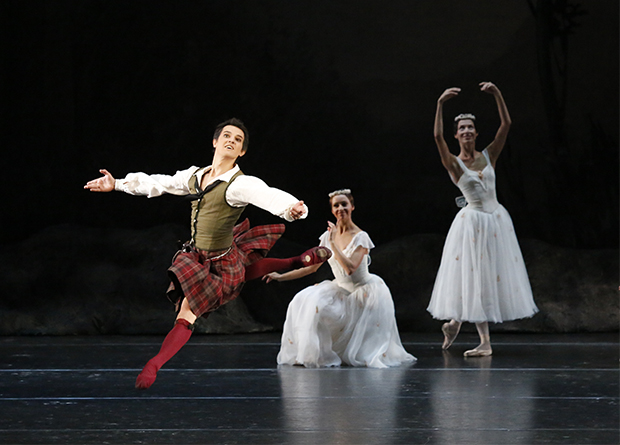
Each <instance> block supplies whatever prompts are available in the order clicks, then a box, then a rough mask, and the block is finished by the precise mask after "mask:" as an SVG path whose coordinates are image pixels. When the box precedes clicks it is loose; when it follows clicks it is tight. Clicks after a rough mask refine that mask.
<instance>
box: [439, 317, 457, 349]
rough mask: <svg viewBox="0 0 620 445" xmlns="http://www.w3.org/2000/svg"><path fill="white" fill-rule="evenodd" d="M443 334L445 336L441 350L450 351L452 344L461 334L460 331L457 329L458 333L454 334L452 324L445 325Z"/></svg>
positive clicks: (442, 330) (442, 327) (442, 329)
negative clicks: (451, 330) (451, 329)
mask: <svg viewBox="0 0 620 445" xmlns="http://www.w3.org/2000/svg"><path fill="white" fill-rule="evenodd" d="M441 332H443V335H444V339H443V344H442V345H441V349H448V348H449V347H450V346H451V345H452V343H454V340H455V339H456V336H457V335H458V334H459V330H458V329H457V330H456V332H454V333H452V332H450V323H444V324H443V325H442V326H441Z"/></svg>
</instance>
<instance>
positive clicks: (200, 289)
mask: <svg viewBox="0 0 620 445" xmlns="http://www.w3.org/2000/svg"><path fill="white" fill-rule="evenodd" d="M284 229H285V227H284V224H269V225H263V226H256V227H253V228H250V221H249V220H248V219H247V218H246V219H245V220H244V221H243V222H242V223H240V224H237V225H236V226H235V227H234V228H233V243H232V246H231V249H230V251H229V252H228V253H226V254H225V255H223V256H222V257H220V258H218V257H217V256H218V254H219V253H213V252H209V251H205V250H200V249H196V250H195V251H191V252H179V253H177V255H176V256H175V258H174V260H173V262H172V266H170V268H169V269H168V276H169V277H170V286H169V287H168V292H167V293H168V298H169V299H170V301H172V302H173V303H175V304H176V306H177V309H178V308H179V307H180V304H181V301H182V300H183V297H185V298H186V299H187V302H188V303H189V307H190V308H191V310H192V312H193V313H194V315H196V316H197V317H200V316H202V315H203V314H206V313H208V312H213V311H214V310H216V309H217V308H218V307H220V306H221V305H223V304H225V303H228V302H229V301H232V300H234V299H235V298H237V297H238V296H239V293H240V292H241V289H242V288H243V284H244V283H245V268H246V266H249V265H250V264H253V263H255V262H256V261H258V260H260V259H262V258H264V257H265V256H266V255H267V253H268V252H269V250H270V249H271V248H272V247H273V245H274V244H275V243H276V241H277V240H278V239H279V238H280V236H282V234H283V233H284ZM210 257H211V258H210Z"/></svg>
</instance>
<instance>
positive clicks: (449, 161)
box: [427, 82, 538, 357]
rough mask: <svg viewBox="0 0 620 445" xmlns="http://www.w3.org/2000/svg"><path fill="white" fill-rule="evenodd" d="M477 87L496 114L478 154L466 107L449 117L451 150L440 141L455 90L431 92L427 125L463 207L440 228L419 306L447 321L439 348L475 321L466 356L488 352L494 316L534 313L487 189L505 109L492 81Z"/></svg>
mask: <svg viewBox="0 0 620 445" xmlns="http://www.w3.org/2000/svg"><path fill="white" fill-rule="evenodd" d="M480 87H481V88H480V89H481V90H482V91H484V92H487V93H490V94H492V95H493V96H494V97H495V101H496V103H497V108H498V111H499V117H500V121H501V123H500V127H499V129H498V130H497V134H496V135H495V139H494V140H493V142H491V144H489V146H488V147H487V148H486V149H484V150H483V151H482V153H480V152H477V151H476V150H475V147H476V138H477V137H478V133H477V131H476V127H475V119H476V118H475V117H474V116H473V115H471V114H460V115H458V116H457V117H456V118H455V120H454V133H455V135H454V137H455V138H456V139H457V140H458V142H459V145H460V148H461V151H460V153H459V155H458V156H454V155H453V154H451V153H450V151H449V149H448V145H447V144H446V141H445V140H444V137H443V103H444V102H445V101H446V100H448V99H451V98H453V97H455V96H457V95H458V93H459V92H460V91H461V90H460V88H448V89H447V90H446V91H444V92H443V94H442V95H441V96H440V97H439V99H438V101H437V112H436V114H435V128H434V131H435V142H436V143H437V147H438V148H439V154H440V156H441V162H442V163H443V165H444V167H445V168H446V170H448V173H450V177H451V178H452V181H453V182H454V184H455V185H456V186H457V187H458V188H459V189H460V190H461V192H462V193H463V195H464V197H465V199H466V200H467V206H466V207H464V208H463V209H461V211H460V212H459V213H458V214H457V215H456V217H455V218H454V222H453V223H452V226H451V227H450V231H449V232H448V236H447V238H446V243H445V246H444V249H443V254H442V257H441V265H440V266H439V271H438V273H437V278H436V280H435V286H434V288H433V293H432V296H431V301H430V303H429V305H428V309H427V310H428V311H429V312H430V313H431V314H432V315H433V317H434V318H437V319H440V320H451V321H450V322H449V323H444V325H443V326H442V331H443V334H444V342H443V349H448V348H449V347H450V345H451V344H452V342H454V339H455V338H456V336H457V335H458V333H459V330H460V328H461V323H462V322H463V321H468V322H471V323H476V328H477V330H478V334H479V336H480V345H479V346H477V347H476V348H474V349H471V350H468V351H465V353H464V355H465V356H466V357H484V356H489V355H491V354H492V353H493V351H492V348H491V340H490V336H489V325H488V322H489V321H490V322H493V323H501V322H503V321H509V320H516V319H519V318H524V317H531V316H532V315H534V314H535V313H536V312H538V308H537V307H536V304H535V303H534V298H533V296H532V288H531V286H530V282H529V279H528V276H527V271H526V269H525V264H524V262H523V256H522V255H521V249H520V248H519V243H518V241H517V237H516V235H515V232H514V227H513V225H512V220H511V219H510V215H509V214H508V212H507V211H506V209H505V208H504V207H503V206H502V205H501V204H500V203H499V202H497V197H496V193H495V163H496V162H497V158H498V157H499V154H500V153H501V151H502V149H503V148H504V144H505V142H506V137H507V136H508V130H509V129H510V124H511V121H510V115H509V114H508V109H507V107H506V104H505V102H504V99H503V97H502V94H501V92H500V91H499V89H498V88H497V87H496V86H495V85H494V84H493V83H491V82H482V83H481V84H480Z"/></svg>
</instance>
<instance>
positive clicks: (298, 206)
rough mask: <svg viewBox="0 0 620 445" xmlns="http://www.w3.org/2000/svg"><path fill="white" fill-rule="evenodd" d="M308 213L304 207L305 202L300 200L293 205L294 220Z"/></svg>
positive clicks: (292, 216) (292, 214) (292, 215)
mask: <svg viewBox="0 0 620 445" xmlns="http://www.w3.org/2000/svg"><path fill="white" fill-rule="evenodd" d="M305 213H306V209H305V208H304V202H303V201H298V202H297V203H295V205H294V206H293V207H291V218H293V219H294V220H296V219H299V218H301V217H302V216H304V214H305Z"/></svg>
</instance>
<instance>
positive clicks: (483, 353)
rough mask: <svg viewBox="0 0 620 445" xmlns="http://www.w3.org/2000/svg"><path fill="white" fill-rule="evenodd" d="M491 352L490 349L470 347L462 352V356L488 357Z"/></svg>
mask: <svg viewBox="0 0 620 445" xmlns="http://www.w3.org/2000/svg"><path fill="white" fill-rule="evenodd" d="M491 354H493V350H492V349H478V348H474V349H470V350H469V351H465V352H463V356H464V357H488V356H490V355H491Z"/></svg>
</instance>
